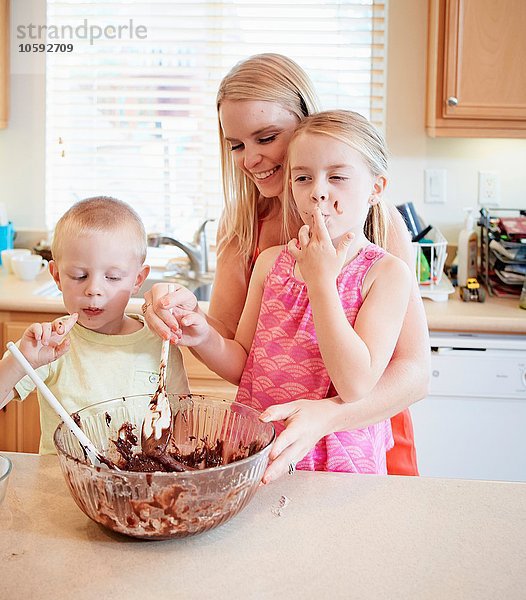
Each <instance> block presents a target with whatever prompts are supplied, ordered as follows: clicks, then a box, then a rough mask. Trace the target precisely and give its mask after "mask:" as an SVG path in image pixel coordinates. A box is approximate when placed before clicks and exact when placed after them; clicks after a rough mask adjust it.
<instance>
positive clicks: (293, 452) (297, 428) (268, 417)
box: [259, 398, 342, 483]
mask: <svg viewBox="0 0 526 600" xmlns="http://www.w3.org/2000/svg"><path fill="white" fill-rule="evenodd" d="M341 410H342V403H341V401H340V400H338V399H337V398H325V399H323V400H294V401H293V402H287V403H286V404H275V405H274V406H269V407H268V408H267V409H266V410H264V411H263V412H262V413H261V415H260V417H259V418H260V419H261V420H262V421H264V422H265V423H268V422H271V421H284V422H285V430H284V431H282V433H281V434H280V435H279V436H278V437H277V439H276V441H275V442H274V445H273V446H272V450H271V451H270V455H269V458H270V464H269V466H268V467H267V470H266V471H265V474H264V475H263V483H270V482H271V481H275V480H276V479H278V478H279V477H281V476H282V475H284V474H285V473H288V472H289V465H290V464H291V463H297V462H299V461H300V460H301V459H302V458H303V457H304V456H305V455H306V454H307V453H308V452H309V451H310V450H312V448H314V446H315V445H316V444H317V443H318V442H319V441H320V440H321V438H322V437H323V436H325V435H328V434H329V433H332V432H333V431H336V429H335V428H334V418H335V416H336V415H337V414H338V413H339V412H340V411H341Z"/></svg>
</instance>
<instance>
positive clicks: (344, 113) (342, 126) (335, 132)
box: [283, 110, 389, 248]
mask: <svg viewBox="0 0 526 600" xmlns="http://www.w3.org/2000/svg"><path fill="white" fill-rule="evenodd" d="M302 133H308V134H314V135H326V136H329V137H332V138H334V139H336V140H339V141H340V142H343V143H345V144H347V145H349V146H350V147H351V148H353V149H354V150H356V151H357V152H359V153H360V154H361V155H362V157H363V158H364V160H365V163H366V164H367V166H368V167H369V169H370V171H371V174H372V175H374V176H375V177H377V176H380V175H383V176H386V175H387V157H388V153H387V148H386V145H385V141H384V139H383V136H382V134H381V133H380V132H379V131H378V130H377V129H376V127H375V126H374V125H373V124H372V123H371V122H370V121H368V120H367V119H366V118H365V117H363V116H362V115H360V114H359V113H356V112H353V111H350V110H329V111H325V112H320V113H318V114H316V115H312V116H310V117H307V118H306V119H304V120H303V121H302V122H301V123H300V124H299V125H298V127H297V129H296V130H295V131H294V133H293V134H292V137H291V138H290V142H289V148H290V146H291V144H292V143H293V141H294V140H295V139H296V138H297V137H298V136H300V135H301V134H302ZM283 177H284V180H285V193H284V207H283V227H284V230H285V234H286V236H288V237H289V238H292V237H294V236H295V235H296V232H294V231H292V224H294V223H297V221H298V219H299V218H300V215H299V213H298V211H297V208H296V204H295V202H294V198H293V197H292V190H291V187H290V178H291V173H290V164H289V160H288V159H287V160H286V162H285V166H284V175H283ZM388 224H389V213H388V211H387V209H386V207H385V206H384V203H383V202H382V201H381V199H380V201H379V202H378V203H377V204H373V205H372V206H371V207H370V209H369V213H368V215H367V220H366V222H365V226H364V233H365V235H366V237H367V239H369V240H370V241H371V242H373V243H374V244H377V245H378V246H381V247H382V248H386V247H387V228H388Z"/></svg>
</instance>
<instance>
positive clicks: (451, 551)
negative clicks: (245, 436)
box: [0, 453, 526, 600]
mask: <svg viewBox="0 0 526 600" xmlns="http://www.w3.org/2000/svg"><path fill="white" fill-rule="evenodd" d="M5 454H6V456H9V457H10V458H11V460H12V461H13V471H12V473H11V478H10V481H9V487H8V491H7V496H6V499H5V501H4V503H3V504H2V505H0V597H2V598H13V599H15V598H31V597H36V598H39V600H46V599H48V598H50V599H51V598H53V599H55V598H61V597H67V598H75V599H76V600H82V599H86V598H107V597H112V598H127V599H134V598H141V599H144V598H155V599H156V600H162V599H163V598H185V599H191V598H199V600H201V599H202V598H203V597H213V598H232V599H236V598H257V599H260V598H272V599H274V598H278V597H283V598H316V599H317V598H322V597H325V598H353V597H356V598H382V599H383V598H404V599H406V600H410V599H413V598H414V599H418V600H421V599H422V598H448V600H454V599H456V598H459V599H460V598H462V599H463V600H466V599H470V598H473V599H475V598H476V599H477V600H481V599H484V598H487V599H491V600H494V599H495V598H506V600H512V599H514V598H524V590H525V589H526V568H525V565H526V513H525V511H524V506H525V505H526V484H524V483H501V482H483V481H462V480H445V479H428V478H423V477H420V478H417V477H414V478H413V477H393V476H391V477H386V476H373V475H349V474H342V473H307V472H296V473H295V474H294V475H292V476H286V477H284V478H282V479H281V480H279V481H277V482H275V483H274V484H271V485H268V486H264V487H261V488H259V490H258V492H257V493H256V496H255V497H254V499H253V500H252V502H251V503H250V504H249V505H248V506H247V507H246V508H245V509H244V510H243V511H242V512H241V513H240V514H238V515H237V516H236V517H234V518H233V519H232V520H231V521H229V522H228V523H226V524H224V525H222V526H221V527H218V528H217V529H214V530H212V531H210V532H206V533H203V534H201V535H198V536H194V537H189V538H185V539H180V540H177V539H174V540H168V541H157V542H153V541H141V540H135V539H132V538H127V537H125V536H120V535H118V534H114V533H112V532H110V531H108V530H106V529H104V528H102V527H101V526H99V525H97V524H96V523H94V522H92V521H90V520H89V519H88V517H86V516H85V515H84V514H83V513H82V512H81V511H80V509H79V508H78V507H77V506H76V504H75V503H74V501H73V499H72V498H71V496H70V495H69V492H68V489H67V487H66V483H65V481H64V479H63V477H62V474H61V471H60V467H59V464H58V459H57V457H56V456H37V455H31V454H17V453H5ZM282 495H286V496H287V497H288V498H290V504H289V505H288V506H287V507H286V508H285V509H284V510H283V513H282V516H280V517H279V516H276V515H275V514H273V512H272V508H273V507H275V506H276V505H277V503H278V501H279V499H280V497H281V496H282ZM203 565H205V566H206V568H203Z"/></svg>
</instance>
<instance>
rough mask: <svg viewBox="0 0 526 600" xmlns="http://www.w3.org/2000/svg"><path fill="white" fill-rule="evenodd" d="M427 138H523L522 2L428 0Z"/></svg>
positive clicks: (525, 66)
mask: <svg viewBox="0 0 526 600" xmlns="http://www.w3.org/2000/svg"><path fill="white" fill-rule="evenodd" d="M428 36H429V37H428V72H427V82H428V85H427V118H426V129H427V132H428V134H429V135H431V136H433V137H434V136H447V137H508V138H512V137H526V60H525V57H526V2H525V1H524V0H430V2H429V30H428Z"/></svg>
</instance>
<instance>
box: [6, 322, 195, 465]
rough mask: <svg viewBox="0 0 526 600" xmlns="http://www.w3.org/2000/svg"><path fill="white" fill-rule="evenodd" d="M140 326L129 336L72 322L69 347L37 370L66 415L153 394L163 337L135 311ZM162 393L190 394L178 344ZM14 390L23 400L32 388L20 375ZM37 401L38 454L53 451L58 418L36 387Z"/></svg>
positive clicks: (172, 356) (172, 353)
mask: <svg viewBox="0 0 526 600" xmlns="http://www.w3.org/2000/svg"><path fill="white" fill-rule="evenodd" d="M130 316H132V317H133V318H135V319H137V320H139V321H141V323H143V327H142V329H140V330H139V331H135V332H134V333H130V334H128V335H106V334H102V333H97V332H95V331H91V330H90V329H85V328H84V327H82V326H81V325H78V324H76V325H75V326H74V327H73V329H72V330H71V332H70V334H69V338H70V342H71V344H70V349H69V351H68V352H67V353H66V354H65V355H64V356H61V357H60V358H59V359H58V360H56V361H54V362H52V363H50V364H49V365H44V366H43V367H39V368H38V369H37V371H38V374H39V375H40V377H41V378H42V379H43V380H44V381H45V382H46V384H47V386H48V387H49V388H50V389H51V391H52V392H53V394H55V396H56V397H57V399H58V400H59V402H60V403H61V404H62V406H64V408H65V409H66V410H67V412H68V413H70V414H71V413H73V412H76V411H78V410H80V409H81V408H83V407H85V406H88V405H90V404H94V403H95V402H102V401H104V400H111V399H112V398H118V397H120V396H131V395H135V394H152V393H153V392H155V390H156V389H157V386H158V383H159V363H160V360H161V345H162V340H161V338H159V337H158V336H157V335H155V334H154V333H152V332H151V331H150V330H149V329H148V327H147V326H146V325H145V324H144V321H143V319H142V317H140V316H139V315H130ZM167 375H168V381H167V386H166V387H167V391H168V392H172V393H177V394H186V393H188V392H189V388H188V380H187V377H186V372H185V369H184V364H183V358H182V355H181V351H180V350H179V348H177V347H175V346H171V347H170V358H169V366H168V369H167ZM15 389H16V391H17V393H18V395H19V396H20V398H21V399H22V400H23V399H24V398H26V396H27V395H28V394H29V393H30V392H32V391H33V390H34V389H35V385H34V383H33V382H32V381H31V379H29V377H24V378H23V379H22V380H21V381H20V382H19V383H18V384H17V385H16V386H15ZM37 395H38V401H39V404H40V427H41V430H42V436H41V438H40V454H54V453H55V446H54V444H53V434H54V433H55V429H56V428H57V426H58V425H59V423H60V418H59V416H58V415H57V414H56V413H55V411H54V410H53V409H52V408H51V407H50V406H49V404H48V403H47V402H46V400H45V398H43V397H41V395H40V392H38V391H37Z"/></svg>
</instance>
